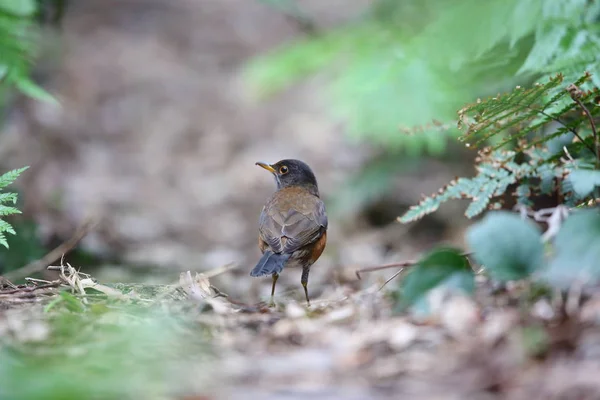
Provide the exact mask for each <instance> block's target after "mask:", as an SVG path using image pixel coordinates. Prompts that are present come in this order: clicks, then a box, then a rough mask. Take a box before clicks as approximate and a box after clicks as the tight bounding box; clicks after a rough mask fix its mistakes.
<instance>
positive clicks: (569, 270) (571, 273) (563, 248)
mask: <svg viewBox="0 0 600 400" xmlns="http://www.w3.org/2000/svg"><path fill="white" fill-rule="evenodd" d="M554 243H555V256H554V257H553V258H552V260H551V261H550V264H549V266H548V269H547V271H545V273H544V275H543V278H544V279H545V280H547V281H549V283H550V284H551V285H553V286H555V287H557V288H560V289H568V288H569V287H570V286H571V285H572V284H573V283H575V282H580V283H583V284H586V285H587V284H589V285H594V284H597V283H598V282H600V211H598V210H597V209H589V210H580V211H575V212H574V213H573V214H572V215H571V216H570V217H569V218H567V220H566V221H565V222H564V224H563V225H562V227H561V228H560V230H559V231H558V234H557V235H556V238H555V241H554Z"/></svg>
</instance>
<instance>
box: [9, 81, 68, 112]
mask: <svg viewBox="0 0 600 400" xmlns="http://www.w3.org/2000/svg"><path fill="white" fill-rule="evenodd" d="M15 86H16V87H17V88H18V89H19V90H20V91H21V92H23V93H24V94H26V95H27V96H29V97H31V98H33V99H36V100H40V101H44V102H47V103H51V104H55V105H58V104H59V103H58V100H56V98H55V97H54V96H52V95H51V94H50V93H48V92H47V91H45V90H44V89H43V88H41V87H40V86H39V85H37V84H35V83H34V82H33V81H31V80H30V79H28V78H27V79H26V78H21V79H18V80H16V82H15Z"/></svg>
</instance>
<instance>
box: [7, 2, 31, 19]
mask: <svg viewBox="0 0 600 400" xmlns="http://www.w3.org/2000/svg"><path fill="white" fill-rule="evenodd" d="M36 8H37V7H36V4H35V1H34V0H0V15H2V14H3V12H6V13H8V14H11V15H14V16H21V17H26V16H29V15H31V14H33V13H34V12H35V10H36Z"/></svg>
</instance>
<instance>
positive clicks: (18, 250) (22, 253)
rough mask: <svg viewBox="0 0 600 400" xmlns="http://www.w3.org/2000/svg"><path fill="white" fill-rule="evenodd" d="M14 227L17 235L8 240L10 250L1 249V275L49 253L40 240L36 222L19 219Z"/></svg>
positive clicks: (13, 223) (14, 223)
mask: <svg viewBox="0 0 600 400" xmlns="http://www.w3.org/2000/svg"><path fill="white" fill-rule="evenodd" d="M12 225H13V227H14V229H15V232H17V234H16V235H11V236H9V237H7V238H6V241H7V242H8V245H9V246H10V250H9V249H1V248H0V273H2V272H8V271H12V270H14V269H17V268H20V267H22V266H24V265H26V264H28V263H30V262H32V261H35V260H38V259H40V258H42V256H44V254H46V253H47V250H46V248H45V247H44V246H43V244H42V243H41V241H40V239H39V236H38V232H37V224H36V223H35V222H33V221H27V220H21V219H19V220H15V221H14V222H12Z"/></svg>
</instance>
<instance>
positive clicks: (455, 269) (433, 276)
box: [397, 248, 475, 310]
mask: <svg viewBox="0 0 600 400" xmlns="http://www.w3.org/2000/svg"><path fill="white" fill-rule="evenodd" d="M440 285H447V286H448V287H451V288H453V289H458V290H462V291H464V292H467V293H472V292H473V290H474V285H475V281H474V274H473V271H472V270H471V267H470V266H469V262H468V260H467V259H466V257H465V256H463V255H462V254H461V252H460V251H459V250H456V249H453V248H440V249H436V250H433V251H432V252H430V253H429V254H427V255H425V256H424V257H423V258H422V259H421V260H419V262H418V263H417V264H416V265H415V266H413V267H412V268H411V270H410V272H409V273H408V275H407V276H406V277H405V278H404V279H402V281H401V282H400V286H399V288H398V291H397V297H398V298H399V300H400V301H399V304H398V309H399V310H402V309H404V308H406V307H408V306H410V305H412V304H414V303H415V302H417V301H419V299H421V298H422V297H423V296H424V295H426V294H427V292H428V291H430V290H431V289H433V288H435V287H438V286H440Z"/></svg>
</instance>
